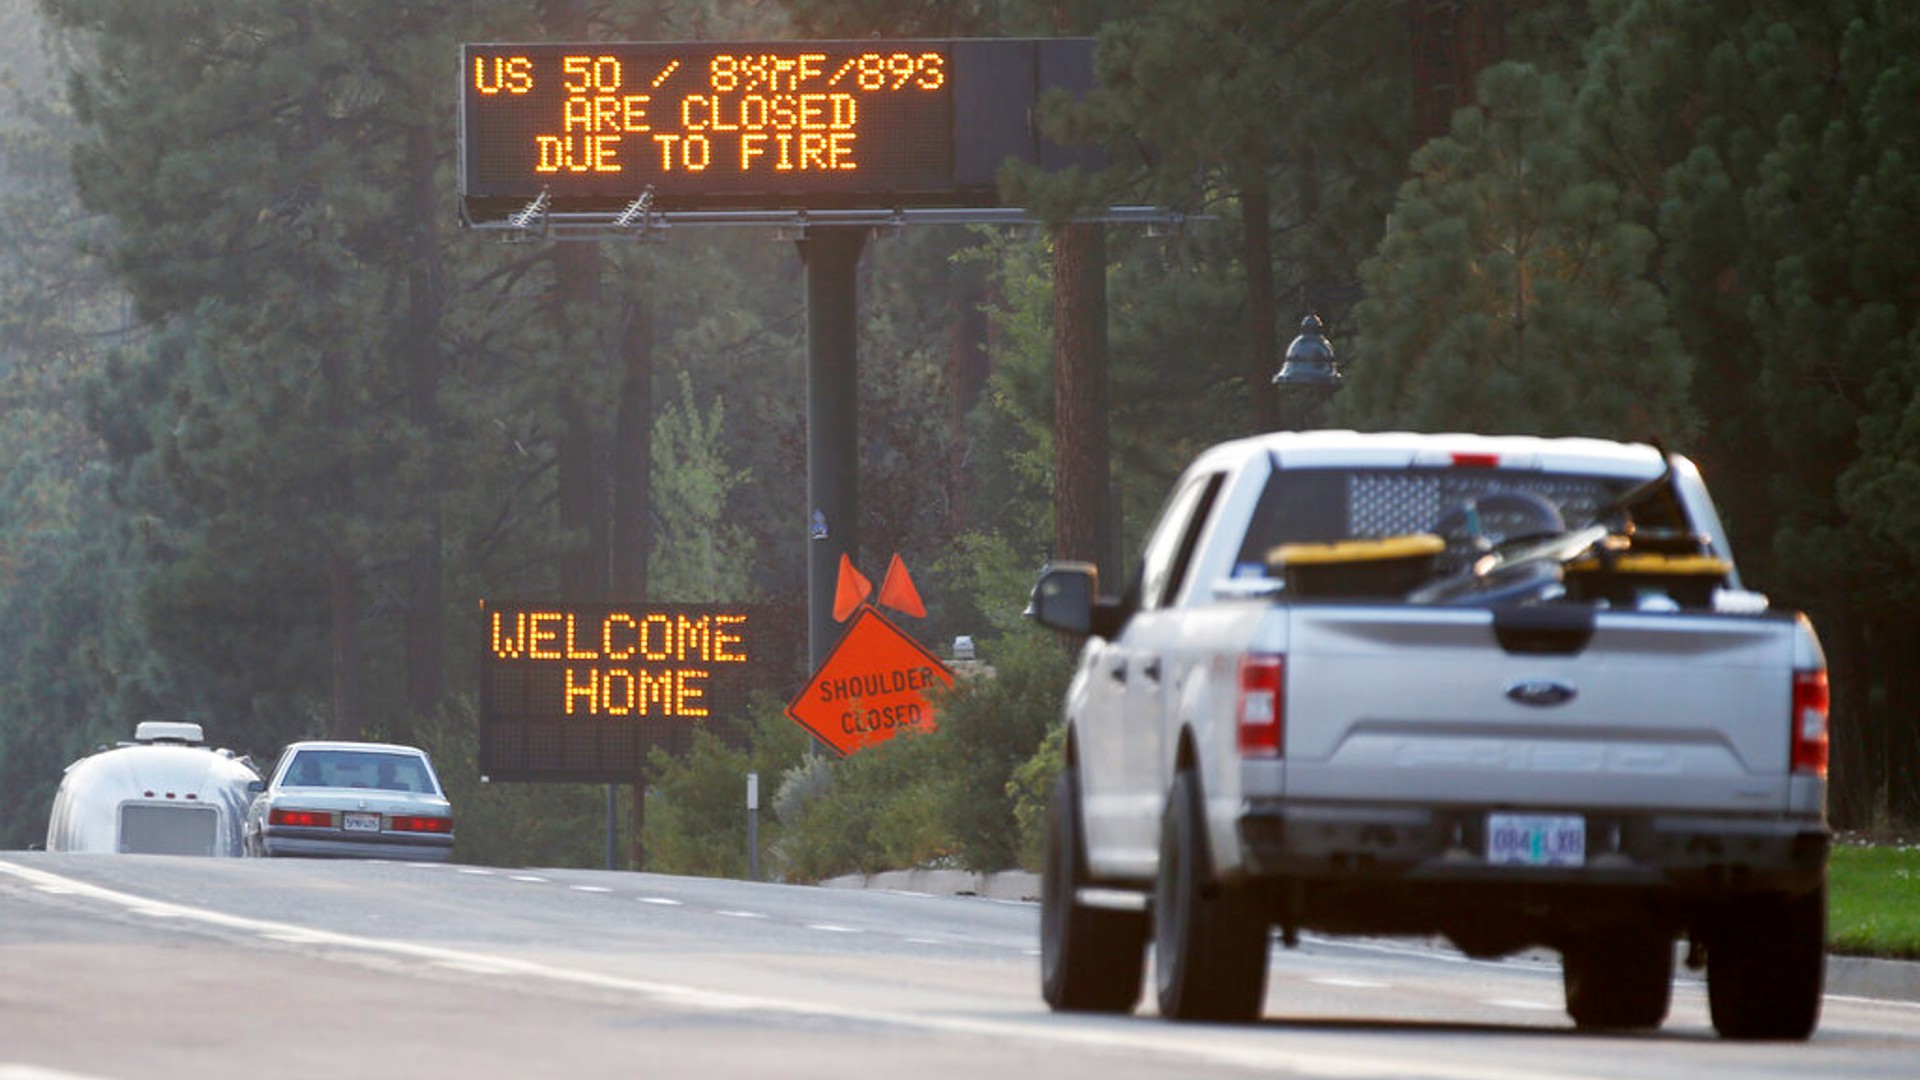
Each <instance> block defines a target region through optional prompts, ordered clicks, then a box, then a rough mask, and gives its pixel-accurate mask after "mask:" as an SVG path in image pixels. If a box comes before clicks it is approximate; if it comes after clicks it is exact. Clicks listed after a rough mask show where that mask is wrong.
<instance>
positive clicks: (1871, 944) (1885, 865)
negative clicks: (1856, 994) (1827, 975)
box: [1827, 844, 1920, 960]
mask: <svg viewBox="0 0 1920 1080" xmlns="http://www.w3.org/2000/svg"><path fill="white" fill-rule="evenodd" d="M1828 880H1829V890H1828V912H1827V942H1828V946H1829V947H1830V948H1831V949H1833V951H1835V952H1841V953H1851V954H1855V955H1863V956H1882V957H1888V958H1891V959H1897V960H1920V848H1915V847H1912V846H1877V845H1875V846H1869V845H1858V844H1841V845H1838V846H1836V847H1835V848H1834V849H1833V858H1832V862H1831V863H1830V865H1829V868H1828Z"/></svg>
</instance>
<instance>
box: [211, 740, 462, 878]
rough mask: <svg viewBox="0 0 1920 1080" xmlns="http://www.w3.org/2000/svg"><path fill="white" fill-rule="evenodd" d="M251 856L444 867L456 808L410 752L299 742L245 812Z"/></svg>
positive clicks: (422, 756) (420, 755)
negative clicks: (440, 864) (441, 864)
mask: <svg viewBox="0 0 1920 1080" xmlns="http://www.w3.org/2000/svg"><path fill="white" fill-rule="evenodd" d="M246 848H247V853H248V854H249V855H264V856H279V855H303V856H308V857H319V858H344V859H408V860H417V861H426V862H445V861H446V860H447V859H448V858H449V857H450V856H451V855H452V853H453V807H452V805H451V804H450V803H448V801H447V797H446V794H445V792H443V791H442V790H441V788H440V778H439V777H438V776H437V775H435V774H434V771H433V762H431V761H430V760H428V758H427V755H426V752H425V751H422V750H420V749H418V748H416V747H412V746H398V745H394V744H392V743H364V742H297V743H293V744H291V745H289V746H288V747H287V748H286V750H285V751H284V752H283V753H282V754H281V755H280V760H279V762H278V763H277V764H276V765H275V766H274V769H273V774H272V776H271V777H270V778H269V779H268V781H267V787H266V790H265V791H263V792H261V793H260V795H259V797H257V798H256V799H254V801H253V805H252V806H251V807H249V808H248V811H247V825H246Z"/></svg>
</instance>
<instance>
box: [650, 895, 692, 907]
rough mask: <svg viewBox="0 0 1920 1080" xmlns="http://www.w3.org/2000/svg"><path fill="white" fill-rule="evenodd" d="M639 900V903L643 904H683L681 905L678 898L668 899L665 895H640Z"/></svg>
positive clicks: (668, 905)
mask: <svg viewBox="0 0 1920 1080" xmlns="http://www.w3.org/2000/svg"><path fill="white" fill-rule="evenodd" d="M640 902H641V903H643V904H658V905H660V906H661V907H681V906H683V905H682V904H681V903H680V901H678V900H669V899H667V898H666V897H664V896H643V897H641V898H640Z"/></svg>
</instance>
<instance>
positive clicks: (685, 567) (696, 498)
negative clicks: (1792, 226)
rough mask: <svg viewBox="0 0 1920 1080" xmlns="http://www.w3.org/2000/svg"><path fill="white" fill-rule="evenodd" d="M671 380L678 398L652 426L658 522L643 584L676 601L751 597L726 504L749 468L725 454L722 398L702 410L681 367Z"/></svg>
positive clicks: (741, 539) (743, 541)
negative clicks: (675, 380)
mask: <svg viewBox="0 0 1920 1080" xmlns="http://www.w3.org/2000/svg"><path fill="white" fill-rule="evenodd" d="M679 384H680V398H679V400H678V401H675V402H670V403H668V405H667V406H666V408H664V409H662V410H661V412H660V417H659V419H658V420H656V421H654V427H653V484H652V489H651V492H652V496H651V497H652V507H651V509H652V510H653V513H654V515H655V516H656V517H657V518H658V520H659V522H660V528H659V531H658V538H657V539H656V541H655V544H654V548H653V550H652V552H650V553H649V554H648V560H647V582H648V591H649V592H650V593H651V594H652V595H653V597H654V598H656V599H659V600H663V601H673V602H678V603H696V602H700V601H709V602H718V601H727V602H731V603H742V602H745V601H747V600H751V599H753V598H754V597H753V586H752V581H751V572H752V564H751V560H750V559H749V558H748V555H749V552H750V547H749V541H748V537H747V532H746V530H745V529H744V528H742V527H741V526H739V525H737V524H734V523H733V522H732V521H731V520H730V518H729V517H728V514H727V504H728V500H729V498H730V497H731V496H732V495H733V493H734V491H735V490H736V489H737V488H738V487H739V486H740V485H741V484H742V483H744V482H745V481H746V480H747V479H748V478H749V474H748V473H747V471H746V470H744V469H738V468H734V467H733V466H731V465H729V464H728V462H727V460H726V456H725V443H724V440H723V437H722V432H723V429H724V423H725V419H726V410H725V407H724V405H723V401H722V399H720V398H715V399H714V401H713V404H712V405H711V406H710V407H709V408H708V409H707V410H706V411H705V413H704V415H703V412H702V410H701V408H700V403H699V402H698V401H696V400H694V396H693V379H692V376H690V375H689V374H687V373H686V372H685V371H682V372H681V373H680V378H679Z"/></svg>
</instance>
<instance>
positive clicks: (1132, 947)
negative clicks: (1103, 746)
mask: <svg viewBox="0 0 1920 1080" xmlns="http://www.w3.org/2000/svg"><path fill="white" fill-rule="evenodd" d="M1078 788H1079V785H1078V784H1077V783H1076V782H1075V780H1074V773H1073V767H1072V766H1068V767H1067V769H1066V770H1065V771H1064V772H1062V773H1061V774H1060V779H1059V780H1057V781H1055V782H1054V786H1053V798H1052V801H1051V802H1049V803H1048V805H1047V832H1046V845H1047V847H1046V863H1045V866H1044V867H1043V872H1042V873H1041V876H1040V990H1041V995H1042V996H1043V997H1045V998H1046V1000H1047V1005H1048V1006H1049V1007H1051V1008H1052V1009H1053V1010H1054V1011H1055V1012H1108V1013H1124V1012H1132V1011H1133V1006H1134V1003H1135V1002H1137V1001H1139V1000H1140V979H1141V975H1142V974H1143V973H1144V972H1145V970H1146V949H1147V917H1146V915H1145V913H1143V912H1138V911H1116V910H1110V909H1106V908H1096V907H1088V906H1087V905H1085V904H1082V903H1080V900H1079V893H1080V888H1081V887H1082V886H1084V885H1086V884H1087V880H1088V876H1089V875H1088V874H1087V861H1086V841H1085V839H1084V834H1083V832H1082V829H1081V824H1080V793H1079V790H1078Z"/></svg>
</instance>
